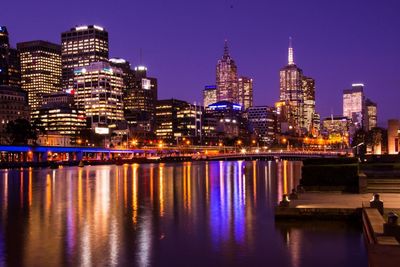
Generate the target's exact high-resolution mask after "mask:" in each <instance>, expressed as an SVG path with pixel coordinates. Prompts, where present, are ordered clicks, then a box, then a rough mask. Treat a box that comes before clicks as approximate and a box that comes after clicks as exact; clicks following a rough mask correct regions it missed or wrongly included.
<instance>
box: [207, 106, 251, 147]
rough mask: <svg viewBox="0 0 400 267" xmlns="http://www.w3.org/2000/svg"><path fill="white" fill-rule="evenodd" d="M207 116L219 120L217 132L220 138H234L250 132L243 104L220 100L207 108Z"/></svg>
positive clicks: (244, 135)
mask: <svg viewBox="0 0 400 267" xmlns="http://www.w3.org/2000/svg"><path fill="white" fill-rule="evenodd" d="M205 116H206V117H212V118H214V119H216V120H217V126H216V133H217V136H218V138H219V139H220V140H228V141H229V140H234V139H237V138H239V137H246V136H247V135H248V133H249V129H248V125H247V119H246V118H245V116H244V112H243V108H242V106H241V105H238V104H235V103H232V102H229V101H219V102H216V103H214V104H211V105H209V106H208V107H207V108H206V114H205Z"/></svg>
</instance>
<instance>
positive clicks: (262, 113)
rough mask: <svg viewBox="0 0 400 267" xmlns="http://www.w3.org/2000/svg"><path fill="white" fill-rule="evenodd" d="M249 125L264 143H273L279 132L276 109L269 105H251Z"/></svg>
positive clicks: (248, 115)
mask: <svg viewBox="0 0 400 267" xmlns="http://www.w3.org/2000/svg"><path fill="white" fill-rule="evenodd" d="M247 118H248V121H249V126H250V127H251V129H252V130H253V132H254V134H255V135H256V136H257V137H258V138H259V140H260V141H261V142H262V143H263V144H268V145H269V144H272V143H273V142H274V140H275V139H276V133H277V114H276V109H275V108H273V107H268V106H256V107H249V108H248V109H247Z"/></svg>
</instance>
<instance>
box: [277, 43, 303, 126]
mask: <svg viewBox="0 0 400 267" xmlns="http://www.w3.org/2000/svg"><path fill="white" fill-rule="evenodd" d="M279 76H280V79H279V83H280V86H279V91H280V97H279V99H280V102H281V103H282V104H283V103H284V104H283V105H281V107H282V108H284V109H285V110H284V111H281V113H282V114H285V118H284V120H285V121H286V122H287V123H288V124H289V128H292V129H294V130H295V132H297V133H300V132H301V128H303V127H304V126H305V124H304V93H303V88H302V86H303V84H302V79H303V71H302V70H301V69H300V68H298V67H297V66H296V64H295V63H294V53H293V48H292V43H291V39H289V50H288V64H287V65H286V66H285V67H283V68H282V69H281V70H280V73H279Z"/></svg>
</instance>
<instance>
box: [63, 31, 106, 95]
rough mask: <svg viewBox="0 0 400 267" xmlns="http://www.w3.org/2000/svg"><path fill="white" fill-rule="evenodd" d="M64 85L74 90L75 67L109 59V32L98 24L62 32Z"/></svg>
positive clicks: (66, 88)
mask: <svg viewBox="0 0 400 267" xmlns="http://www.w3.org/2000/svg"><path fill="white" fill-rule="evenodd" d="M61 60H62V86H63V89H64V90H68V91H70V90H72V89H73V82H74V69H76V68H78V67H83V66H87V65H89V64H90V63H93V62H99V61H108V32H107V31H106V30H105V29H104V28H102V27H100V26H97V25H88V26H79V27H75V28H71V29H70V30H69V31H66V32H63V33H62V34H61Z"/></svg>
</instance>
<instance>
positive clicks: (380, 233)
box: [275, 192, 400, 267]
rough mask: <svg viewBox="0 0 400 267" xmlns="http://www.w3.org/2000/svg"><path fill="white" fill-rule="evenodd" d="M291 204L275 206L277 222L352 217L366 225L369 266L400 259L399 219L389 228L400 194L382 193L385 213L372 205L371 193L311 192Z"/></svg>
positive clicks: (399, 208)
mask: <svg viewBox="0 0 400 267" xmlns="http://www.w3.org/2000/svg"><path fill="white" fill-rule="evenodd" d="M297 197H298V199H292V200H291V201H290V202H289V203H288V205H287V207H281V206H278V207H276V209H275V219H276V221H277V223H279V222H282V221H297V222H299V223H300V222H302V221H304V220H350V221H359V222H360V224H361V225H362V226H363V232H364V239H365V244H366V247H367V252H368V261H369V266H373V267H380V266H385V267H392V266H393V267H394V266H398V263H399V262H400V243H399V241H400V240H399V239H398V238H399V237H398V236H399V232H400V226H399V225H397V222H396V223H395V224H394V225H392V226H390V227H389V228H388V229H389V231H387V230H385V224H386V222H387V221H388V214H389V212H398V211H400V196H399V194H388V193H383V194H380V199H381V200H382V201H383V205H384V214H383V215H381V214H380V213H379V212H378V210H377V209H375V208H370V200H371V194H346V193H335V192H307V193H302V194H298V195H297Z"/></svg>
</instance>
